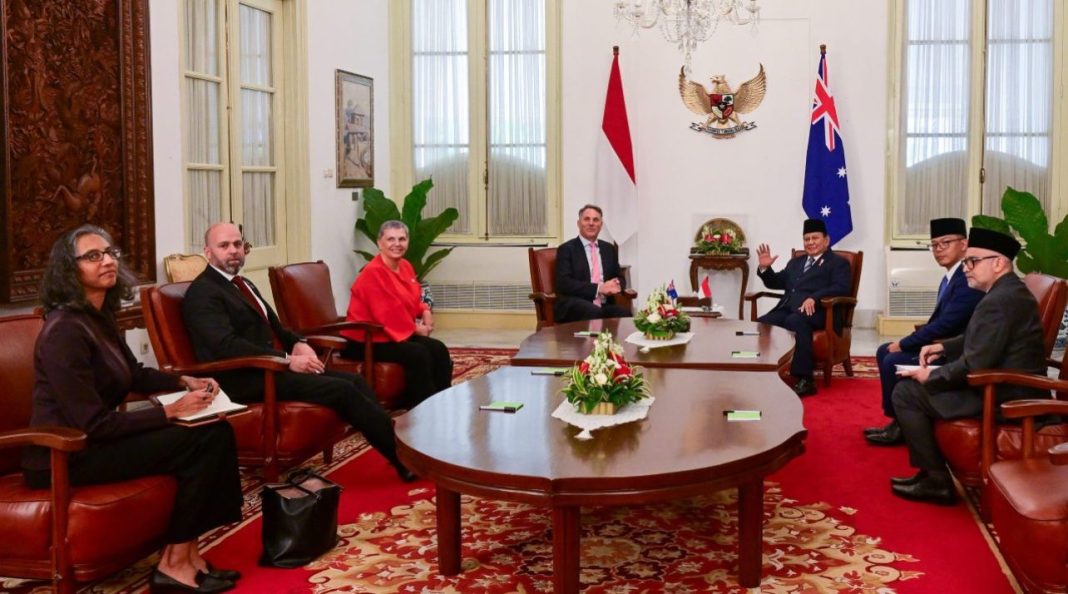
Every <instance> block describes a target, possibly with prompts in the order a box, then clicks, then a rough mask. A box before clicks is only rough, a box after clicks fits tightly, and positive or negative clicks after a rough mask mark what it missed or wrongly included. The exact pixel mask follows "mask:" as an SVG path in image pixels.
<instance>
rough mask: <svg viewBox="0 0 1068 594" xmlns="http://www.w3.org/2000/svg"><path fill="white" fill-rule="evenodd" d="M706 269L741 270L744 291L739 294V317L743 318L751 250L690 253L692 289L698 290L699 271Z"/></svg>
mask: <svg viewBox="0 0 1068 594" xmlns="http://www.w3.org/2000/svg"><path fill="white" fill-rule="evenodd" d="M701 268H704V269H706V270H741V271H742V291H741V294H740V295H739V296H738V319H739V320H741V319H743V318H742V312H743V309H742V305H743V304H744V303H745V290H746V288H747V286H748V285H749V250H748V249H746V250H745V251H744V252H742V253H738V254H690V289H691V290H693V291H694V292H695V293H696V292H697V271H698V270H699V269H701Z"/></svg>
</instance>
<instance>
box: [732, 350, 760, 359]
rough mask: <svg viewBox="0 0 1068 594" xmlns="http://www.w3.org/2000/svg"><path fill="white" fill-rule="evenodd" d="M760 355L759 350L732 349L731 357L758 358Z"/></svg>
mask: <svg viewBox="0 0 1068 594" xmlns="http://www.w3.org/2000/svg"><path fill="white" fill-rule="evenodd" d="M759 356H760V353H759V352H757V351H731V357H733V358H735V359H756V358H757V357H759Z"/></svg>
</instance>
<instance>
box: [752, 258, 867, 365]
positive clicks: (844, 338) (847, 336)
mask: <svg viewBox="0 0 1068 594" xmlns="http://www.w3.org/2000/svg"><path fill="white" fill-rule="evenodd" d="M804 253H805V252H804V250H794V251H793V257H795V258H796V257H797V256H800V255H802V254H804ZM834 253H835V254H836V255H838V256H841V257H842V258H845V260H846V262H849V269H850V274H851V275H852V276H851V278H850V285H849V286H850V289H849V295H848V296H842V297H824V298H823V299H820V306H822V307H823V309H824V311H825V312H826V313H827V315H826V322H825V323H824V326H823V329H822V330H816V331H815V332H813V333H812V357H813V360H814V362H815V364H816V367H822V368H823V384H824V385H825V386H829V385H831V370H832V369H833V368H834V366H835V365H837V364H839V363H841V364H842V367H843V368H844V369H845V373H846V375H848V376H850V377H852V376H853V361H852V359H850V354H849V349H850V348H851V347H852V345H853V312H854V311H855V310H856V308H857V293H858V292H859V291H860V273H861V270H863V268H864V252H847V251H843V250H834ZM763 297H773V298H775V299H781V298H782V293H775V292H772V291H760V292H757V293H746V295H745V300H746V301H748V302H749V319H750V320H752V321H754V322H755V321H756V319H757V317H758V316H757V299H760V298H763ZM835 316H837V322H838V324H837V325H840V327H841V332H838V331H836V330H835V326H836V323H835V322H836V319H835Z"/></svg>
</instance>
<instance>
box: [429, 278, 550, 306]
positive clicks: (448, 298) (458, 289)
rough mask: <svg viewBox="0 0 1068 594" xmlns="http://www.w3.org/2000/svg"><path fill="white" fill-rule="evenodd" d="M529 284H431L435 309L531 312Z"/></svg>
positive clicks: (531, 303)
mask: <svg viewBox="0 0 1068 594" xmlns="http://www.w3.org/2000/svg"><path fill="white" fill-rule="evenodd" d="M530 291H531V289H530V285H529V284H489V283H477V282H470V283H442V284H437V283H431V284H430V292H431V293H432V294H433V295H434V309H446V310H448V309H456V310H470V309H484V310H492V311H502V310H504V311H533V309H534V304H533V302H532V301H531V300H530Z"/></svg>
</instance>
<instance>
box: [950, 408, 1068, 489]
mask: <svg viewBox="0 0 1068 594" xmlns="http://www.w3.org/2000/svg"><path fill="white" fill-rule="evenodd" d="M995 430H996V432H997V436H996V438H995V440H994V460H1013V459H1016V458H1019V457H1020V456H1021V450H1022V448H1023V431H1022V429H1021V427H1020V426H1019V425H1014V424H1004V425H998V426H996V427H995ZM981 434H982V427H981V425H980V422H979V419H954V420H952V421H939V422H938V423H936V424H935V440H936V441H937V442H938V447H939V449H940V450H941V451H942V455H943V456H945V458H946V462H948V463H949V467H950V468H951V469H952V470H953V475H954V476H956V477H957V480H959V481H960V482H961V483H963V484H965V485H968V486H972V487H976V486H979V485H980V484H981V482H982V481H981V479H980V466H981V463H982V460H981V452H982V450H981V448H980V440H981V437H980V436H981ZM1066 441H1068V424H1066V423H1054V424H1051V425H1047V426H1045V427H1043V428H1042V429H1041V430H1039V431H1036V432H1035V446H1036V447H1037V448H1039V449H1041V450H1046V449H1047V448H1050V447H1052V446H1054V445H1057V444H1059V443H1063V442H1066Z"/></svg>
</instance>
